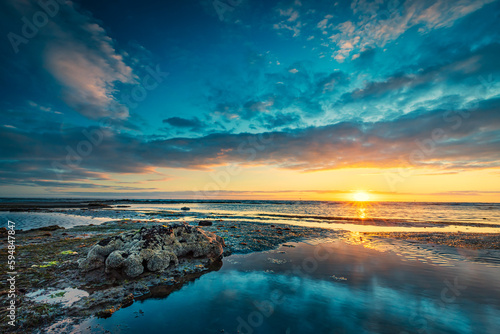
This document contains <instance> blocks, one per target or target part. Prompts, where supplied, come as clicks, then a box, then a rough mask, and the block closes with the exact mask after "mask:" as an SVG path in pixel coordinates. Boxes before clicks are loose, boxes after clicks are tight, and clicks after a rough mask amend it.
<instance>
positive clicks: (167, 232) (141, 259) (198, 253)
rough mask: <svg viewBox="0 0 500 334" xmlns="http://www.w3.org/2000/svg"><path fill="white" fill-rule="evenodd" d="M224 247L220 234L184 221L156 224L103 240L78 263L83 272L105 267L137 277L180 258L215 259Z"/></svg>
mask: <svg viewBox="0 0 500 334" xmlns="http://www.w3.org/2000/svg"><path fill="white" fill-rule="evenodd" d="M223 246H224V239H222V238H221V237H219V236H217V235H215V234H213V233H210V232H205V231H203V230H202V229H200V228H198V227H194V226H190V225H188V224H186V223H184V224H173V225H170V226H167V225H157V226H153V227H149V228H146V227H143V228H141V229H140V230H139V231H130V232H125V233H121V234H119V235H117V236H113V237H108V238H106V239H103V240H101V241H100V242H98V243H97V244H95V245H94V246H93V247H92V248H91V249H90V251H89V252H88V254H87V257H86V258H84V259H80V260H79V261H78V262H79V267H80V269H81V270H83V271H90V270H94V269H99V268H104V269H105V271H106V272H112V271H119V272H123V273H125V274H126V275H127V276H130V277H137V276H139V275H141V274H142V273H143V272H144V271H145V270H149V271H154V272H161V271H163V270H165V269H167V268H169V267H174V266H176V265H177V264H178V263H179V259H187V260H189V259H191V258H199V259H208V260H209V261H210V262H214V261H216V260H219V259H221V258H222V253H223Z"/></svg>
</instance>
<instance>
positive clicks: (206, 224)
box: [198, 220, 213, 226]
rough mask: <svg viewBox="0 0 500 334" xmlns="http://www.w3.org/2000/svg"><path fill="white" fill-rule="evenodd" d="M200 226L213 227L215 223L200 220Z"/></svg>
mask: <svg viewBox="0 0 500 334" xmlns="http://www.w3.org/2000/svg"><path fill="white" fill-rule="evenodd" d="M198 225H199V226H212V225H213V223H212V222H211V221H209V220H200V221H199V222H198Z"/></svg>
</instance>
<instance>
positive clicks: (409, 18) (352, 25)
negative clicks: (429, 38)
mask: <svg viewBox="0 0 500 334" xmlns="http://www.w3.org/2000/svg"><path fill="white" fill-rule="evenodd" d="M494 1H497V0H458V1H453V0H437V1H435V0H408V1H389V2H383V1H368V0H355V1H353V2H352V3H351V9H352V12H353V14H354V15H355V16H354V18H351V19H350V20H347V21H344V22H338V23H337V24H336V25H329V27H331V28H330V36H329V39H330V40H331V42H333V43H334V44H335V45H336V49H338V50H337V51H334V53H333V55H332V57H334V58H335V59H337V60H339V61H343V60H344V59H345V58H347V57H348V56H349V55H350V54H351V53H352V52H353V51H355V52H356V53H358V52H360V51H361V52H362V51H364V50H366V49H369V48H377V47H378V48H382V47H384V46H386V44H388V43H389V42H392V41H394V40H396V39H398V38H399V37H400V36H401V35H403V34H404V33H406V32H407V31H408V30H410V29H411V28H413V27H417V28H418V31H419V33H421V34H425V33H428V32H429V31H432V30H435V29H440V28H449V27H451V26H452V25H454V24H455V22H456V21H458V20H460V19H461V18H463V17H465V16H467V15H469V14H471V13H473V12H475V11H477V10H479V9H481V8H482V7H484V6H485V5H487V4H489V3H492V2H494ZM322 22H323V21H322ZM325 24H326V23H325ZM325 24H321V25H318V29H320V30H321V31H322V33H323V32H324V31H325ZM346 46H349V47H346Z"/></svg>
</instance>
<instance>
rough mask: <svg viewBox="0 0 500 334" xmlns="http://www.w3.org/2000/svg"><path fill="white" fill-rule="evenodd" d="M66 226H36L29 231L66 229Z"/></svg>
mask: <svg viewBox="0 0 500 334" xmlns="http://www.w3.org/2000/svg"><path fill="white" fill-rule="evenodd" d="M64 229H65V228H64V227H61V226H59V225H50V226H44V227H39V228H34V229H31V230H29V232H38V231H56V230H64Z"/></svg>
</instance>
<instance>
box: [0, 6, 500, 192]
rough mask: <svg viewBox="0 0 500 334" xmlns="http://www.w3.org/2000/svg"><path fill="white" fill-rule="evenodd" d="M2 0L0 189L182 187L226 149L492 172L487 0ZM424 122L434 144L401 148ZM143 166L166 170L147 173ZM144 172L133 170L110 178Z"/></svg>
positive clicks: (497, 13)
mask: <svg viewBox="0 0 500 334" xmlns="http://www.w3.org/2000/svg"><path fill="white" fill-rule="evenodd" d="M44 4H45V5H44ZM214 4H215V5H214ZM1 8H2V10H1V14H0V19H1V22H2V23H1V25H2V35H3V36H5V37H4V38H3V39H2V43H1V44H0V48H1V55H2V56H1V57H2V58H1V61H0V74H1V75H0V84H1V86H2V89H1V90H0V120H1V130H0V131H1V137H2V140H1V143H0V152H1V153H2V160H1V161H0V165H1V166H0V172H1V174H0V183H1V184H2V185H1V186H0V187H1V188H2V189H3V191H5V192H6V193H7V192H8V193H12V194H16V195H22V196H25V195H30V194H33V195H43V194H61V195H66V194H68V195H70V194H72V193H78V192H79V189H88V191H89V192H90V191H92V192H94V193H97V194H98V193H101V192H117V191H130V192H133V191H143V192H144V191H151V192H155V191H156V192H159V191H165V190H166V189H170V188H173V189H176V190H178V191H181V190H182V189H181V188H182V187H181V186H180V182H183V181H182V180H183V178H191V179H193V178H196V177H195V176H194V174H193V175H192V176H188V175H187V174H186V175H185V174H184V173H185V171H190V170H192V171H199V170H205V171H207V172H209V171H213V170H214V168H215V169H217V168H220V167H221V166H227V165H231V164H236V165H238V166H243V167H245V166H251V167H255V166H264V167H265V168H268V169H269V170H271V169H272V170H273V171H272V172H273V173H274V172H276V173H278V171H279V170H293V171H297V173H304V172H310V171H332V170H340V169H345V168H375V169H379V170H380V174H384V171H383V169H388V168H397V167H400V165H401V164H402V163H401V160H407V162H406V164H410V165H411V167H415V168H420V169H422V170H426V169H430V171H429V170H426V171H425V172H423V173H424V174H425V173H427V174H428V173H434V172H436V170H439V172H440V173H444V171H446V173H460V172H464V171H468V170H475V171H477V170H481V171H485V170H486V171H487V172H491V173H493V175H494V177H495V180H498V176H497V175H498V167H499V161H500V159H499V158H500V113H499V112H500V110H499V107H500V94H499V93H500V85H499V83H498V78H499V74H500V73H499V72H500V62H499V61H498V59H499V56H500V35H499V32H500V19H499V17H500V1H498V0H475V1H472V0H459V1H451V0H450V1H445V0H437V1H434V0H433V1H425V0H418V1H402V0H391V1H381V0H371V1H368V0H354V1H319V0H318V1H305V0H303V1H299V0H294V1H250V0H231V1H229V0H220V1H208V0H207V1H141V2H137V1H121V2H119V3H114V2H102V1H83V0H82V1H63V0H60V1H59V0H57V1H56V0H53V1H50V0H49V1H47V0H45V1H41V2H37V1H28V0H26V1H14V0H7V1H3V2H2V4H1ZM23 18H24V19H23ZM23 20H24V21H23ZM26 22H28V24H27V23H26ZM32 24H35V25H33V26H32V27H31V28H35V31H33V30H32V29H30V27H29V26H31V25H32ZM26 25H29V26H28V27H25V26H26ZM30 34H31V35H30ZM436 129H441V130H442V132H443V133H442V136H440V138H438V139H437V138H435V139H436V140H434V142H435V144H436V147H438V149H436V150H434V149H433V151H432V154H426V152H425V150H423V151H424V152H423V154H422V153H421V154H419V155H418V154H417V155H418V157H416V156H415V155H413V156H412V155H411V152H413V151H414V150H415V147H417V149H418V148H419V146H418V145H419V144H418V143H429V142H428V141H426V140H427V139H429V138H433V131H434V130H436ZM438 132H439V131H438ZM92 133H93V134H94V136H95V137H94V138H95V140H96V143H97V142H98V143H97V144H96V143H93V142H92V140H90V139H89V135H88V134H92ZM86 134H87V135H86ZM263 136H268V137H272V138H273V139H272V141H271V142H270V143H266V144H265V145H262V148H261V146H260V145H259V146H255V145H254V146H253V149H254V150H255V153H256V154H255V156H254V154H252V152H250V151H248V150H245V149H244V147H245V146H248V145H246V144H245V143H247V141H249V143H252V142H259V140H261V139H262V138H263ZM249 138H250V139H249ZM98 139H99V140H98ZM83 141H89V143H90V146H89V147H84V146H85V144H82V142H83ZM242 143H243V144H242ZM79 145H80V146H79ZM82 145H83V146H82ZM416 145H417V146H416ZM68 147H69V149H68ZM85 148H88V150H90V151H91V152H90V153H88V154H87V153H85V154H82V153H81V152H80V153H78V152H77V151H78V150H79V149H80V151H82V152H83V151H85ZM71 152H77V153H76V155H77V156H76V157H73V162H74V163H68V161H69V160H68V159H67V157H68V155H71V154H72V153H71ZM249 152H250V153H249ZM249 157H251V159H250V158H249ZM70 160H71V159H70ZM408 161H409V162H408ZM245 168H246V167H245ZM433 169H434V171H433ZM181 174H182V175H183V176H180V175H181ZM151 175H153V176H154V177H153V180H154V181H158V180H164V182H165V183H162V184H161V185H159V184H158V182H156V183H154V184H151V185H150V186H146V185H147V184H148V182H147V180H151ZM139 176H140V177H142V178H143V179H141V180H142V181H141V182H144V184H145V185H144V186H138V185H137V184H136V185H130V184H128V185H126V186H124V185H123V184H120V182H127V181H126V179H134V180H136V179H135V178H136V177H139ZM251 177H252V176H251V175H250V174H249V175H247V176H246V178H251ZM353 177H354V176H353ZM255 181H256V183H258V182H259V180H258V179H257V180H255ZM169 182H170V183H169ZM190 182H194V181H190ZM199 182H201V183H204V182H206V181H199ZM233 185H234V187H233V188H234V189H236V188H238V189H240V190H241V189H243V188H244V186H243V185H237V184H236V185H235V184H233ZM190 187H191V186H189V187H187V189H184V190H190V189H191V188H192V187H191V188H190ZM279 187H280V186H278V188H279ZM282 187H285V185H283V186H282ZM287 187H288V188H287V189H291V188H293V186H287ZM228 189H229V190H231V189H232V188H231V186H229V188H228ZM370 189H377V190H374V191H380V192H384V191H385V192H390V191H394V189H392V190H390V189H388V188H387V187H379V188H377V187H375V186H370ZM271 190H278V189H271ZM281 190H283V189H281ZM471 190H478V189H473V188H471V187H470V185H467V186H465V185H464V188H463V189H453V191H464V192H470V191H471ZM496 190H500V189H490V188H488V189H486V188H485V189H483V190H482V191H489V192H491V191H496ZM235 191H236V190H235ZM340 191H349V189H347V188H346V189H344V190H340ZM408 191H410V192H411V191H412V190H411V189H410V190H408ZM429 191H431V190H429ZM449 191H452V189H449ZM478 191H479V190H478Z"/></svg>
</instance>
